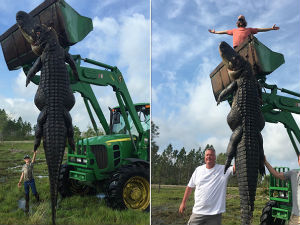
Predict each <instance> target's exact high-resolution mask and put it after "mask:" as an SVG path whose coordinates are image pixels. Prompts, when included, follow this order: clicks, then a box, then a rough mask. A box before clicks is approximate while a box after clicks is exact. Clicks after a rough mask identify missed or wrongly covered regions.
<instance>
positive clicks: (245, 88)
mask: <svg viewBox="0 0 300 225" xmlns="http://www.w3.org/2000/svg"><path fill="white" fill-rule="evenodd" d="M219 52H220V55H221V57H222V60H223V63H224V65H225V66H226V67H227V70H228V74H229V76H230V78H231V80H232V82H231V83H230V85H228V86H227V87H226V88H225V89H224V90H223V91H222V92H221V93H220V94H219V96H218V100H217V104H219V103H220V102H221V101H224V100H226V99H227V98H228V97H229V95H231V96H232V97H233V100H232V105H231V110H230V113H229V114H228V116H227V123H228V125H229V127H230V128H231V130H232V135H231V137H230V141H229V144H228V146H227V153H226V154H227V160H226V163H225V169H224V173H225V172H226V170H227V169H228V168H229V166H230V164H231V161H232V159H233V158H235V164H236V173H237V179H238V185H239V194H240V206H241V224H242V225H248V224H250V223H251V220H252V216H253V210H254V201H255V195H256V187H257V178H258V172H260V174H261V175H264V174H265V167H264V150H263V138H262V135H261V131H262V129H263V128H264V125H265V120H264V117H263V114H262V112H261V104H262V99H261V94H262V93H261V87H260V85H259V83H258V81H257V79H256V78H255V76H254V74H253V71H252V68H251V65H250V63H249V62H248V61H246V60H245V59H244V58H243V57H242V56H240V55H239V54H238V53H237V52H235V51H234V49H233V48H232V47H231V46H230V45H229V44H227V43H226V42H221V44H220V46H219Z"/></svg>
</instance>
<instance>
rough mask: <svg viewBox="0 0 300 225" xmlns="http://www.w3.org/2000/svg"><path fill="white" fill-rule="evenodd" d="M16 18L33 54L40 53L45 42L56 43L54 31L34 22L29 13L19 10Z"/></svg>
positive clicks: (56, 38)
mask: <svg viewBox="0 0 300 225" xmlns="http://www.w3.org/2000/svg"><path fill="white" fill-rule="evenodd" d="M16 20H17V24H18V26H19V28H20V30H21V32H22V34H23V36H24V38H25V39H26V40H27V41H28V42H29V43H30V44H31V49H32V51H33V52H34V53H35V54H37V55H41V54H42V52H43V50H44V49H45V47H46V45H47V43H49V44H50V45H51V44H52V45H56V44H57V43H58V37H57V34H56V31H55V30H54V29H53V28H52V27H48V26H46V25H45V24H39V23H38V22H35V21H34V18H33V16H31V15H30V14H28V13H26V12H23V11H19V12H18V13H17V15H16Z"/></svg>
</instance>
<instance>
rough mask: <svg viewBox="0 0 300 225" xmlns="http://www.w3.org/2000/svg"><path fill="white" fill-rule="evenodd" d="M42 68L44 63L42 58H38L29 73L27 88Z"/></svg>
mask: <svg viewBox="0 0 300 225" xmlns="http://www.w3.org/2000/svg"><path fill="white" fill-rule="evenodd" d="M41 68H42V61H41V57H38V58H37V59H36V61H35V62H34V64H33V66H32V67H31V68H30V70H29V71H28V73H27V78H26V87H27V85H28V84H29V83H30V80H31V78H32V77H34V75H35V74H36V73H37V72H38V71H40V70H41Z"/></svg>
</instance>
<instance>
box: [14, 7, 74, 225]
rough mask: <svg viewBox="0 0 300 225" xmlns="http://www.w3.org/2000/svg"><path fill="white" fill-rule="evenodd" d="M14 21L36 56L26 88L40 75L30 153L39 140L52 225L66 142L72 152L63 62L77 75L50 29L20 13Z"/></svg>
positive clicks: (69, 97) (69, 95)
mask: <svg viewBox="0 0 300 225" xmlns="http://www.w3.org/2000/svg"><path fill="white" fill-rule="evenodd" d="M16 19H17V23H18V25H19V27H20V29H21V31H22V34H23V35H24V37H25V38H26V40H28V41H29V42H30V44H31V45H32V49H33V51H34V52H35V53H37V54H39V55H40V56H39V57H38V59H37V60H36V61H35V63H34V65H33V66H32V67H31V69H30V70H29V72H28V74H27V80H26V86H27V85H28V83H29V82H30V79H31V78H32V77H33V76H34V75H35V74H36V72H38V71H41V75H40V83H39V86H38V90H37V93H36V95H35V99H34V102H35V105H36V106H37V108H38V109H39V110H40V111H41V112H40V115H39V117H38V119H37V126H36V130H35V143H34V151H36V150H37V148H38V147H39V145H40V142H41V139H42V138H43V146H44V150H45V155H46V161H47V165H48V172H49V180H50V195H51V208H52V223H53V224H55V217H56V205H57V195H58V194H57V193H58V192H57V184H58V176H59V170H60V165H61V163H62V160H63V156H64V150H65V146H66V139H67V138H68V142H69V145H70V146H71V148H72V149H73V150H74V148H75V145H74V140H73V126H72V118H71V116H70V114H69V111H70V110H71V108H72V107H73V106H74V104H75V98H74V95H73V92H72V90H71V88H70V81H69V75H68V72H67V68H66V65H65V62H68V63H69V64H70V66H71V68H72V70H73V74H74V75H75V76H77V77H78V75H77V71H76V66H75V63H74V61H73V59H72V58H71V56H70V55H69V54H68V53H67V52H65V50H64V49H63V48H62V47H61V46H60V45H59V42H58V38H57V34H56V32H55V30H54V29H53V28H51V27H48V26H46V25H44V24H34V22H33V18H32V17H31V16H30V15H29V14H27V13H25V12H22V11H20V12H18V13H17V16H16Z"/></svg>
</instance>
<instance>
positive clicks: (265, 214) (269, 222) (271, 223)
mask: <svg viewBox="0 0 300 225" xmlns="http://www.w3.org/2000/svg"><path fill="white" fill-rule="evenodd" d="M276 205H277V203H276V202H275V201H269V202H267V204H266V206H265V207H264V208H263V210H262V215H261V217H260V225H284V224H285V220H282V219H278V218H274V217H272V208H273V207H275V206H276Z"/></svg>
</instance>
